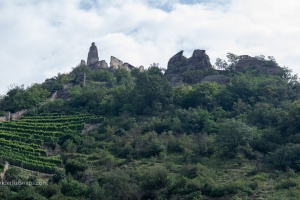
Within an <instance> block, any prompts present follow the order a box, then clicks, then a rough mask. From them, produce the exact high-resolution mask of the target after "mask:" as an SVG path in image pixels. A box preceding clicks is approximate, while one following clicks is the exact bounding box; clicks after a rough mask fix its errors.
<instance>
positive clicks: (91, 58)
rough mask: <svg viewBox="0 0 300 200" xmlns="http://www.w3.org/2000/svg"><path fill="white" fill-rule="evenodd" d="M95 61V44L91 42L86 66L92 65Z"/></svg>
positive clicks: (96, 52)
mask: <svg viewBox="0 0 300 200" xmlns="http://www.w3.org/2000/svg"><path fill="white" fill-rule="evenodd" d="M97 61H99V57H98V49H97V47H96V45H95V42H93V43H92V46H91V47H90V51H89V53H88V58H87V65H92V64H94V63H95V62H97Z"/></svg>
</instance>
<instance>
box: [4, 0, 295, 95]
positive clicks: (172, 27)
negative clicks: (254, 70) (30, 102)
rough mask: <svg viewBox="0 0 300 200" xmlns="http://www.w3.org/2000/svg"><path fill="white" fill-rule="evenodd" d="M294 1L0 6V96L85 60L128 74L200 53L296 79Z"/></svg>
mask: <svg viewBox="0 0 300 200" xmlns="http://www.w3.org/2000/svg"><path fill="white" fill-rule="evenodd" d="M299 10H300V1H296V0H285V1H282V0H126V1H124V0H122V1H121V0H110V1H107V0H26V1H24V0H0V27H1V28H0V70H1V71H0V72H1V77H0V94H1V95H3V94H5V93H6V92H7V91H8V89H9V88H11V87H12V86H14V85H22V84H24V85H25V86H30V85H31V84H34V83H42V82H43V81H44V80H45V79H46V78H51V77H53V76H56V75H57V74H58V73H68V72H70V71H71V70H72V68H74V67H76V66H77V65H78V64H79V63H80V60H81V59H84V60H86V59H87V54H88V50H89V47H90V45H91V43H92V42H95V43H96V46H97V47H98V54H99V58H100V60H106V62H107V63H109V61H110V56H115V57H117V58H119V59H120V60H122V61H124V62H128V63H130V64H132V65H134V66H141V65H143V66H145V67H146V68H147V67H149V66H150V64H152V63H158V64H159V66H160V67H163V68H166V67H167V63H168V60H169V58H170V57H172V56H173V55H174V54H176V53H177V52H179V51H181V50H184V55H185V56H186V57H190V56H191V55H192V52H193V50H195V49H204V50H206V53H207V54H208V55H209V57H210V60H211V63H212V64H214V63H215V60H216V58H222V59H225V58H226V54H227V53H228V52H231V53H234V54H237V55H250V56H256V55H265V56H274V57H275V59H276V61H277V63H278V64H279V65H280V66H287V67H289V68H290V69H292V70H293V72H294V73H298V74H300V66H299V63H298V62H297V60H298V59H299V58H300V12H299Z"/></svg>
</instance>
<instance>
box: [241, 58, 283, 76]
mask: <svg viewBox="0 0 300 200" xmlns="http://www.w3.org/2000/svg"><path fill="white" fill-rule="evenodd" d="M235 70H236V71H237V72H245V71H247V70H248V71H249V70H251V71H256V72H257V73H264V74H267V75H270V76H275V75H280V74H281V73H282V69H281V68H280V67H279V66H278V65H277V63H276V62H274V61H271V60H264V59H259V58H256V57H251V56H248V55H243V56H240V59H239V61H238V62H237V64H236V66H235Z"/></svg>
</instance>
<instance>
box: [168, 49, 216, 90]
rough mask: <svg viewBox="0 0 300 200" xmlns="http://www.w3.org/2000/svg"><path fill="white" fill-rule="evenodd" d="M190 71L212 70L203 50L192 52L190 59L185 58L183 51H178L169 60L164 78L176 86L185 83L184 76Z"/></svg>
mask: <svg viewBox="0 0 300 200" xmlns="http://www.w3.org/2000/svg"><path fill="white" fill-rule="evenodd" d="M191 70H197V71H201V70H214V69H213V68H212V65H211V63H210V59H209V56H208V55H207V54H206V52H205V50H200V49H196V50H194V52H193V55H192V56H191V57H190V58H186V57H185V56H183V51H179V52H178V53H176V54H175V55H174V56H172V57H171V58H170V60H169V62H168V69H167V70H166V72H165V76H166V77H167V79H168V80H169V81H170V82H171V83H172V84H173V85H178V84H182V83H184V82H185V74H186V73H189V72H190V71H191ZM199 74H200V73H199Z"/></svg>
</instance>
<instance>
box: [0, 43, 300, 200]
mask: <svg viewBox="0 0 300 200" xmlns="http://www.w3.org/2000/svg"><path fill="white" fill-rule="evenodd" d="M299 108H300V83H299V81H298V77H297V75H293V74H292V72H291V71H290V70H289V69H287V68H285V67H280V66H279V65H278V64H277V63H276V60H275V59H274V58H273V57H267V58H266V57H264V56H249V55H235V54H232V53H228V54H227V58H226V60H225V59H217V60H216V63H215V64H214V65H213V64H211V61H210V58H209V55H208V54H207V53H206V51H205V50H201V49H196V50H194V52H193V54H192V55H191V57H189V58H186V57H185V56H183V51H180V52H178V53H176V54H175V55H174V56H172V57H171V58H169V62H168V66H166V69H163V68H159V67H158V64H156V63H153V64H152V65H151V66H149V67H148V68H144V67H142V66H140V67H137V66H133V65H131V64H129V63H126V62H123V61H121V60H119V59H118V58H116V57H114V56H112V57H111V60H110V62H109V64H108V63H107V62H106V61H105V60H101V54H99V52H98V50H97V47H96V44H95V43H92V45H91V47H90V49H89V52H88V56H87V60H86V61H85V60H81V62H80V64H79V65H78V66H76V67H74V68H73V70H72V71H71V72H70V73H66V74H58V75H57V76H55V77H53V78H50V79H47V80H45V82H43V83H42V84H34V85H32V86H31V87H28V88H24V87H22V86H16V87H15V88H12V89H11V90H10V91H9V92H8V93H7V94H6V95H4V96H3V97H1V99H0V111H1V115H2V117H1V118H0V121H2V122H1V123H0V142H1V145H0V155H1V164H2V169H4V168H5V177H4V180H5V181H17V180H22V181H27V182H28V181H31V182H37V181H46V183H47V184H46V185H40V186H5V187H3V189H2V190H1V191H0V198H1V199H220V200H221V199H274V200H275V199H297V198H298V197H299V195H300V187H299V184H298V183H299V180H300V176H299V174H298V172H299V171H300V165H299V161H300V155H299V152H300V151H299V150H300V145H299V131H300V127H299V123H298V122H299V120H300V117H299V116H300V115H299V111H300V109H299ZM5 162H9V163H10V165H5ZM5 166H6V167H5ZM7 168H8V169H7Z"/></svg>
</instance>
